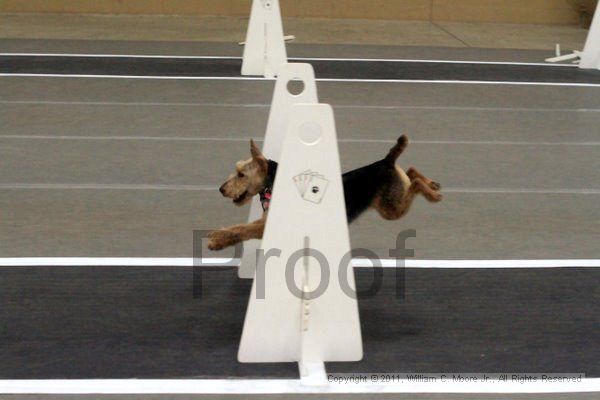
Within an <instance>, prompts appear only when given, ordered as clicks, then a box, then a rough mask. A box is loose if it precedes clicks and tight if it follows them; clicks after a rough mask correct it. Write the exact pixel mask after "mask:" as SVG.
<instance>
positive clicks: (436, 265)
mask: <svg viewBox="0 0 600 400" xmlns="http://www.w3.org/2000/svg"><path fill="white" fill-rule="evenodd" d="M239 262H240V260H239V259H237V258H201V259H200V258H192V257H162V258H161V257H3V258H0V267H174V268H177V267H192V266H195V267H231V266H238V265H239ZM352 265H353V266H354V267H356V268H372V267H373V266H374V262H373V261H372V260H370V259H365V258H355V259H353V260H352ZM375 266H377V267H382V268H419V269H512V268H599V267H600V259H579V260H577V259H564V260H560V259H558V260H545V259H539V260H538V259H529V260H511V259H506V260H415V259H406V260H394V259H381V260H379V261H378V262H377V264H376V265H375Z"/></svg>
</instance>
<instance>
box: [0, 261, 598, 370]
mask: <svg viewBox="0 0 600 400" xmlns="http://www.w3.org/2000/svg"><path fill="white" fill-rule="evenodd" d="M397 272H398V271H396V270H391V269H387V270H385V271H383V272H382V276H381V278H382V280H381V282H382V285H381V288H380V289H378V290H375V291H374V292H375V294H374V295H373V296H367V295H366V294H364V293H363V295H361V298H360V300H359V307H360V316H361V323H362V332H363V342H364V353H365V357H364V360H363V361H361V362H358V363H330V364H328V366H327V370H328V371H330V372H337V373H344V372H364V373H368V372H421V373H440V372H490V373H493V372H528V373H582V372H583V373H585V374H586V375H587V376H588V377H598V376H600V364H598V360H599V359H600V348H599V347H598V343H600V330H599V329H598V321H599V320H600V272H598V270H597V269H583V268H581V269H580V268H577V269H501V270H492V269H471V270H469V269H465V270H456V269H455V270H434V269H408V270H405V271H402V270H400V271H399V272H400V274H399V275H397ZM356 275H357V282H358V288H359V290H360V291H361V292H364V291H366V290H367V289H368V288H370V287H372V286H373V285H372V284H373V270H369V269H359V270H356ZM376 286H377V285H375V287H376ZM249 289H250V282H249V281H242V280H238V279H237V277H236V271H235V269H233V268H214V269H196V274H194V272H193V270H192V268H162V267H160V268H158V267H147V268H146V267H144V268H142V267H127V268H116V267H114V268H106V267H104V268H96V267H55V268H48V267H44V268H30V267H3V268H0V304H1V305H2V307H1V308H0V379H26V378H30V379H47V378H71V379H74V378H90V379H91V378H133V377H136V378H185V377H206V378H225V377H227V378H297V377H298V373H297V366H296V365H295V364H292V363H290V364H251V365H249V364H240V363H238V362H237V360H236V353H237V347H238V343H239V339H240V334H241V329H242V324H243V320H244V315H245V310H246V305H247V301H248V296H249ZM397 289H400V290H399V292H400V294H402V296H397Z"/></svg>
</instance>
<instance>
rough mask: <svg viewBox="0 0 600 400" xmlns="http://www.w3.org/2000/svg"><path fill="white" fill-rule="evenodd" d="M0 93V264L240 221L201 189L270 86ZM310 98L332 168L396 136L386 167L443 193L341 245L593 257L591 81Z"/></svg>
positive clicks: (594, 117) (139, 243)
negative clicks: (324, 124)
mask: <svg viewBox="0 0 600 400" xmlns="http://www.w3.org/2000/svg"><path fill="white" fill-rule="evenodd" d="M9 43H13V45H14V42H9ZM30 45H31V43H30ZM52 45H54V46H57V44H56V43H54V44H52ZM63 45H64V44H63ZM104 45H105V46H106V45H107V44H104ZM387 50H388V49H384V51H387ZM304 51H307V49H304ZM354 51H356V49H354ZM371 51H373V49H371ZM432 52H433V53H435V51H434V49H430V53H432ZM337 54H343V49H337ZM0 85H1V88H2V91H1V94H0V96H1V97H0V102H1V104H2V107H1V108H0V116H1V119H2V120H3V121H5V123H4V124H3V127H2V132H1V134H0V143H2V146H1V147H0V156H1V158H2V160H3V163H2V165H1V166H0V179H1V182H0V184H2V185H3V187H2V192H3V196H2V197H1V198H0V203H1V206H2V207H0V209H1V210H2V214H3V215H2V225H1V226H0V239H1V240H0V254H2V255H3V256H5V257H6V256H138V257H141V256H156V257H159V256H162V257H167V256H177V257H189V256H191V245H190V244H191V238H192V230H193V229H213V228H218V227H220V226H223V225H228V224H233V223H237V222H240V221H243V220H244V219H245V217H246V213H247V210H246V209H243V208H242V209H240V208H234V207H233V206H232V205H231V204H228V203H227V201H225V200H224V199H222V198H221V197H220V194H219V193H218V192H217V190H216V188H217V187H218V186H219V185H220V183H221V182H222V181H223V180H224V179H225V177H226V176H227V175H228V174H229V172H230V171H231V170H232V166H233V164H234V162H235V161H237V160H238V159H242V158H245V157H247V155H248V143H247V140H248V139H249V138H250V137H253V138H256V139H260V138H261V137H262V136H263V132H264V129H265V126H266V122H267V116H268V105H269V103H270V99H271V95H272V89H273V83H272V82H267V81H265V82H254V81H250V82H232V81H219V82H216V81H193V82H188V81H160V80H158V81H157V80H122V79H120V80H111V79H73V78H41V77H38V78H18V77H5V78H2V80H1V81H0ZM319 92H320V93H319V94H320V98H321V100H322V101H323V102H327V103H330V104H332V105H333V106H334V108H335V113H336V122H337V126H338V136H339V138H340V152H341V160H342V168H343V170H349V169H351V168H355V167H358V166H361V165H364V164H366V163H369V162H371V161H374V160H377V159H378V158H380V157H381V156H382V155H383V154H385V152H386V151H387V149H388V147H389V146H390V145H391V142H392V141H393V140H394V139H395V138H396V137H398V136H399V135H400V134H402V133H406V134H408V135H409V137H410V138H411V139H412V141H413V144H412V145H411V146H410V147H409V149H408V150H407V152H406V153H405V155H403V157H402V159H401V163H402V164H403V165H404V166H408V165H415V166H417V167H419V168H420V169H421V170H423V171H424V172H425V173H426V174H428V175H430V176H432V177H434V178H435V179H437V180H438V181H440V182H441V183H442V184H443V185H444V187H445V200H444V201H443V202H442V203H440V204H437V205H431V204H428V203H427V202H425V201H424V200H423V199H418V200H417V202H416V204H415V207H414V209H413V210H412V211H411V213H410V214H409V216H408V217H407V218H405V219H403V220H402V221H398V222H384V221H382V220H381V219H380V218H379V217H378V216H377V215H376V214H375V213H368V214H367V215H365V216H363V217H362V218H361V219H359V220H358V221H357V222H356V223H355V224H353V225H352V227H351V236H352V243H353V245H354V246H356V247H368V248H371V249H373V250H375V251H377V252H378V253H379V254H381V255H382V256H387V250H386V249H388V248H391V247H393V243H394V238H395V235H396V234H397V233H398V232H400V231H401V230H403V229H408V228H415V229H417V232H418V237H417V239H416V240H415V241H414V246H415V249H416V256H417V258H425V259H426V258H433V259H436V258H442V259H445V258H449V259H474V258H477V259H478V258H482V259H495V258H499V259H505V258H506V259H510V258H517V259H518V258H598V255H599V253H598V246H597V243H598V241H599V239H600V228H599V227H598V224H597V222H596V221H597V220H598V217H600V209H598V206H597V204H598V199H597V197H598V190H599V189H600V174H599V173H598V171H600V161H599V160H600V157H598V155H599V152H600V145H599V144H600V143H599V142H598V137H599V135H598V134H599V130H598V126H600V107H599V106H600V97H599V96H598V89H597V88H579V87H549V86H527V87H523V86H510V85H447V84H370V83H360V82H353V83H334V82H321V83H320V84H319ZM39 185H50V187H42V188H40V186H39ZM78 185H84V186H85V185H88V186H89V187H88V188H87V189H86V188H83V189H82V188H81V186H78ZM94 185H96V186H97V185H109V186H107V187H104V188H103V187H100V188H94ZM111 185H112V186H111ZM144 185H150V186H151V187H150V188H146V189H147V190H144V189H145V186H144ZM157 185H167V186H169V185H171V186H172V188H170V189H169V190H152V187H154V186H157ZM214 254H218V253H214Z"/></svg>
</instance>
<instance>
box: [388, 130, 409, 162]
mask: <svg viewBox="0 0 600 400" xmlns="http://www.w3.org/2000/svg"><path fill="white" fill-rule="evenodd" d="M406 146H408V138H407V137H406V135H402V136H400V137H399V138H398V142H397V143H396V144H395V145H394V147H392V148H391V149H390V152H389V153H388V155H387V156H386V157H385V161H386V162H388V163H390V164H395V163H396V160H397V159H398V157H400V154H402V152H403V151H404V149H406Z"/></svg>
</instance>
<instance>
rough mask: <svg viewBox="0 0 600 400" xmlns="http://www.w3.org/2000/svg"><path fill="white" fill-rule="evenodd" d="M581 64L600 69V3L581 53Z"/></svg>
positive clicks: (581, 65) (585, 66) (584, 66)
mask: <svg viewBox="0 0 600 400" xmlns="http://www.w3.org/2000/svg"><path fill="white" fill-rule="evenodd" d="M579 66H580V67H581V68H588V69H600V5H599V6H598V7H596V13H595V16H594V20H593V21H592V26H591V27H590V32H589V33H588V37H587V41H586V42H585V47H584V49H583V52H582V53H581V63H580V64H579Z"/></svg>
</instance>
